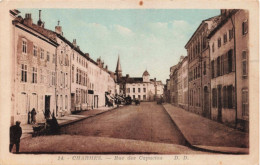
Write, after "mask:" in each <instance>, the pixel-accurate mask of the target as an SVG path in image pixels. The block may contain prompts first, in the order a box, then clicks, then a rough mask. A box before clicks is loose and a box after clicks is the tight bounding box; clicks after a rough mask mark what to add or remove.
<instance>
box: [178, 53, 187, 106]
mask: <svg viewBox="0 0 260 165" xmlns="http://www.w3.org/2000/svg"><path fill="white" fill-rule="evenodd" d="M187 59H188V58H187V56H185V57H183V56H181V58H180V62H179V68H178V82H179V83H178V105H179V107H181V108H184V109H186V110H188V60H187Z"/></svg>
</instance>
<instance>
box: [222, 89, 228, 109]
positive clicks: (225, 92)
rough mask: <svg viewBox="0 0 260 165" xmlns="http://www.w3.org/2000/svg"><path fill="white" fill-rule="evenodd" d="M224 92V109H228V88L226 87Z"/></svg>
mask: <svg viewBox="0 0 260 165" xmlns="http://www.w3.org/2000/svg"><path fill="white" fill-rule="evenodd" d="M222 90H223V108H227V107H228V105H227V104H228V99H227V87H226V86H224V87H223V89H222Z"/></svg>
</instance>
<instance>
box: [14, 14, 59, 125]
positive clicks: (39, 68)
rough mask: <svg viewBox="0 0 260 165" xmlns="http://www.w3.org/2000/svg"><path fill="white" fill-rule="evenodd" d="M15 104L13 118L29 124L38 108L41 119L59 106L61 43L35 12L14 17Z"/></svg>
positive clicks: (38, 116)
mask: <svg viewBox="0 0 260 165" xmlns="http://www.w3.org/2000/svg"><path fill="white" fill-rule="evenodd" d="M13 33H14V34H13V36H14V39H13V41H12V42H13V43H12V45H13V47H14V51H13V55H12V57H13V58H12V66H13V67H12V68H13V79H12V83H13V85H12V86H13V87H14V89H13V94H12V95H13V96H12V100H13V107H14V111H13V114H12V121H15V120H20V121H21V122H22V124H25V123H27V122H28V120H29V115H28V113H30V111H31V110H32V109H33V108H34V109H35V110H36V113H37V121H40V120H44V117H45V116H44V114H45V113H46V111H47V110H50V111H51V112H55V109H56V97H55V96H56V92H55V87H56V81H55V80H56V74H55V73H56V70H55V69H56V65H55V61H56V50H57V47H58V43H57V42H56V40H55V37H50V36H48V34H47V33H46V31H44V24H42V23H41V22H40V20H39V21H38V24H37V25H36V24H34V23H33V20H32V18H31V14H26V15H25V18H24V19H23V18H22V17H20V16H18V17H17V18H15V19H14V20H13Z"/></svg>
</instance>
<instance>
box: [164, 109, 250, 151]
mask: <svg viewBox="0 0 260 165" xmlns="http://www.w3.org/2000/svg"><path fill="white" fill-rule="evenodd" d="M162 107H163V109H164V111H165V112H166V114H167V115H168V116H169V118H170V119H171V121H172V123H173V124H174V125H176V127H177V129H178V130H179V132H180V133H181V135H182V136H183V137H184V139H185V142H186V144H187V146H188V147H190V148H192V149H195V150H199V151H204V152H212V153H219V154H233V155H241V154H249V153H247V152H228V151H219V150H212V149H207V148H203V147H199V146H198V145H192V144H191V142H190V141H189V140H188V138H187V137H185V135H184V134H183V132H182V131H181V129H180V128H179V126H178V124H176V122H175V121H174V120H173V118H172V117H171V115H170V114H169V113H168V111H167V110H166V108H165V107H164V105H163V104H162Z"/></svg>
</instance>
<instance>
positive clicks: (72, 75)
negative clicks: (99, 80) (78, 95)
mask: <svg viewBox="0 0 260 165" xmlns="http://www.w3.org/2000/svg"><path fill="white" fill-rule="evenodd" d="M71 70H72V71H71V72H72V73H71V81H72V82H74V66H73V65H72V69H71Z"/></svg>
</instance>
